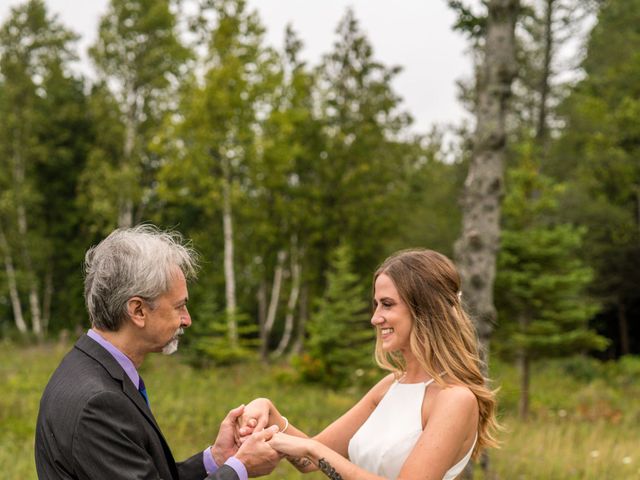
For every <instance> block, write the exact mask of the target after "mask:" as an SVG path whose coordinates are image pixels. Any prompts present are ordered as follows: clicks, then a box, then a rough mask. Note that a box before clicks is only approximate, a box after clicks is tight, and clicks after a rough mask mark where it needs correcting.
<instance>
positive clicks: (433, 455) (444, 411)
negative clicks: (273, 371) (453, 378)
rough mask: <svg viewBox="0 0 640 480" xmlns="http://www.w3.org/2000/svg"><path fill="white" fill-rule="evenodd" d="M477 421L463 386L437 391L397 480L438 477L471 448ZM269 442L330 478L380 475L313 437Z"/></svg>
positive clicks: (370, 479)
mask: <svg viewBox="0 0 640 480" xmlns="http://www.w3.org/2000/svg"><path fill="white" fill-rule="evenodd" d="M477 424H478V404H477V401H476V398H475V396H474V395H473V393H471V391H470V390H469V389H467V388H465V387H449V388H446V389H444V390H442V391H441V392H439V393H438V396H437V398H436V399H435V401H434V405H433V407H432V411H431V413H430V415H429V421H428V422H427V426H426V427H425V429H424V431H423V433H422V435H421V436H420V438H419V439H418V442H417V443H416V445H415V447H414V448H413V450H412V451H411V453H410V454H409V457H408V458H407V460H406V462H405V463H404V465H403V466H402V469H401V471H400V475H399V476H398V480H435V479H438V480H440V479H442V478H443V477H444V475H445V473H446V472H447V470H449V469H450V468H451V467H452V466H453V465H455V463H456V462H457V461H458V459H459V458H462V457H463V456H464V455H465V454H466V453H467V452H468V451H469V449H470V448H471V445H472V444H473V441H474V439H475V433H476V428H477ZM269 444H270V445H271V446H272V447H273V448H274V449H275V450H278V451H279V452H280V453H283V454H285V455H286V456H287V457H294V458H296V459H298V460H299V459H303V460H302V461H305V462H308V464H309V465H313V467H315V468H317V469H320V470H321V471H322V472H323V473H324V474H325V475H326V476H327V477H329V478H330V479H332V480H379V479H382V478H383V477H380V476H378V475H375V474H373V473H371V472H367V471H365V470H363V469H362V468H360V467H358V466H357V465H355V464H353V463H351V462H350V461H349V460H347V459H346V458H345V456H343V455H341V454H339V453H338V452H336V451H335V450H333V449H331V448H329V447H328V446H327V445H325V444H323V443H321V442H319V441H318V440H316V439H309V438H301V437H295V436H291V435H286V434H282V433H278V434H276V435H274V437H273V438H272V439H271V440H270V441H269Z"/></svg>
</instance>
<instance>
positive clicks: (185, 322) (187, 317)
mask: <svg viewBox="0 0 640 480" xmlns="http://www.w3.org/2000/svg"><path fill="white" fill-rule="evenodd" d="M181 320H182V322H181V323H180V324H181V326H183V327H185V328H187V327H190V326H191V315H189V310H186V312H185V314H184V315H183V316H182V318H181Z"/></svg>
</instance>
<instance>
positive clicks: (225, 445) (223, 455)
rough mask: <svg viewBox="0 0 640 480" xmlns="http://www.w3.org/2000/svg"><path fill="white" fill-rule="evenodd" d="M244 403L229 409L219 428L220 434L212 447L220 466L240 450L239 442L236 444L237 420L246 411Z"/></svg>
mask: <svg viewBox="0 0 640 480" xmlns="http://www.w3.org/2000/svg"><path fill="white" fill-rule="evenodd" d="M244 408H245V407H244V405H240V406H239V407H236V408H234V409H232V410H230V411H229V413H228V414H227V416H226V417H224V420H222V423H221V424H220V430H218V436H217V437H216V441H215V443H214V444H213V446H212V447H211V454H212V455H213V459H214V460H215V462H216V465H218V466H220V465H222V464H223V463H224V462H226V461H227V458H229V457H231V456H232V455H235V454H236V452H237V451H238V444H236V436H235V435H236V422H237V420H238V418H240V416H241V415H242V413H243V412H244Z"/></svg>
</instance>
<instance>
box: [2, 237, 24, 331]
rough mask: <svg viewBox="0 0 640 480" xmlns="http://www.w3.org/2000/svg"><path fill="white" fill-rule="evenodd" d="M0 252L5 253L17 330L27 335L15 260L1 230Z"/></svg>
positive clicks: (5, 265)
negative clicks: (14, 265)
mask: <svg viewBox="0 0 640 480" xmlns="http://www.w3.org/2000/svg"><path fill="white" fill-rule="evenodd" d="M0 250H1V251H2V253H3V260H4V268H5V271H6V273H7V284H8V286H9V298H10V299H11V308H12V310H13V319H14V321H15V324H16V328H17V329H18V331H19V332H20V333H21V334H23V335H24V334H26V333H27V324H26V323H25V321H24V316H23V314H22V305H21V304H20V294H19V293H18V283H17V281H16V271H15V268H14V267H13V259H12V258H11V253H10V251H9V243H8V242H7V238H6V237H5V235H4V231H3V230H2V229H0Z"/></svg>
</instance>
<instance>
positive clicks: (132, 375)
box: [87, 328, 140, 388]
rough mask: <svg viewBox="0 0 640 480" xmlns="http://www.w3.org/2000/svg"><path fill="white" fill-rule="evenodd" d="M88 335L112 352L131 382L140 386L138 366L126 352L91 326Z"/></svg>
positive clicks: (137, 386)
mask: <svg viewBox="0 0 640 480" xmlns="http://www.w3.org/2000/svg"><path fill="white" fill-rule="evenodd" d="M87 335H88V336H89V337H91V338H92V339H93V340H95V341H96V342H98V344H100V346H102V347H103V348H104V349H105V350H106V351H107V352H109V353H110V354H111V356H112V357H113V358H114V359H115V360H116V362H118V364H119V365H120V366H121V367H122V369H123V370H124V371H125V373H126V374H127V376H128V377H129V379H130V380H131V382H132V383H133V384H134V385H135V387H136V388H139V387H140V374H138V371H137V370H136V367H135V366H134V365H133V362H132V361H131V359H130V358H129V357H127V356H126V355H125V354H124V353H122V352H121V351H120V350H118V349H117V348H116V347H115V345H113V343H111V342H110V341H108V340H107V339H105V338H104V337H103V336H102V335H100V334H99V333H98V332H96V331H95V330H94V329H92V328H90V329H89V331H88V332H87Z"/></svg>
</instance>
